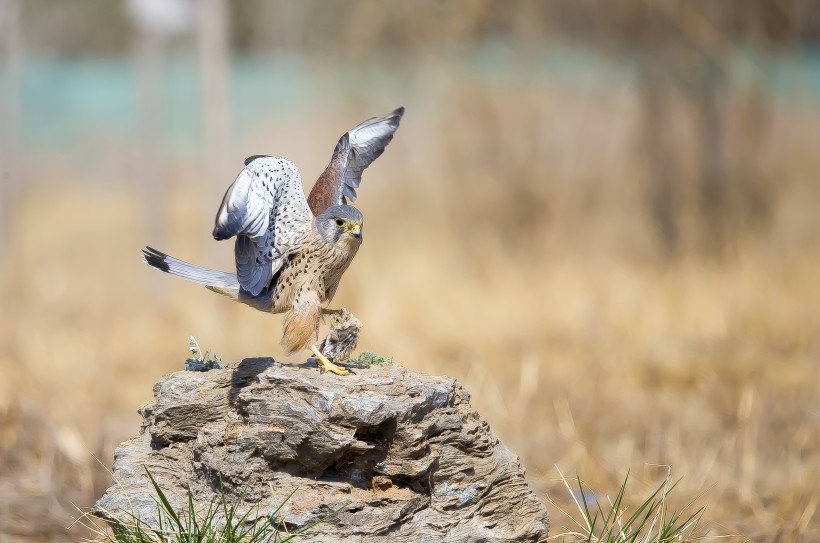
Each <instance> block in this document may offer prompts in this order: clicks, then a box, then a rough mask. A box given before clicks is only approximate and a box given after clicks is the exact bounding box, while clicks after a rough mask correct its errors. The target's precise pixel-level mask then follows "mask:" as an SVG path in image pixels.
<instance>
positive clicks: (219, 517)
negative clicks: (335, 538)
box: [105, 469, 338, 543]
mask: <svg viewBox="0 0 820 543" xmlns="http://www.w3.org/2000/svg"><path fill="white" fill-rule="evenodd" d="M145 471H146V473H147V474H148V478H149V479H150V480H151V485H152V486H153V487H154V491H155V492H156V495H157V496H156V502H157V517H156V518H157V525H156V526H152V525H149V524H148V523H146V522H145V521H143V520H140V519H139V518H137V517H136V516H134V515H130V517H129V518H126V519H124V520H119V521H113V522H109V525H110V526H111V532H110V533H106V534H105V541H107V542H108V543H286V542H288V541H293V540H294V539H296V538H297V537H299V536H302V535H304V534H305V533H306V532H307V531H308V530H310V529H311V528H313V527H314V526H316V525H317V524H319V523H321V522H324V521H326V520H328V519H329V518H331V517H332V516H334V515H335V514H336V513H338V511H337V512H335V513H331V514H330V515H327V516H326V517H323V518H321V519H319V520H317V521H316V522H314V523H312V524H309V525H307V526H305V527H303V528H300V529H299V530H297V531H295V532H294V533H287V532H285V533H283V532H281V531H279V530H277V529H276V528H275V527H274V523H275V521H276V516H277V515H278V514H279V511H280V510H281V509H282V507H283V506H284V505H285V503H287V501H288V500H289V499H290V496H288V497H287V498H286V499H285V501H283V502H282V504H281V505H280V506H279V507H278V508H277V509H276V511H274V512H273V513H271V514H270V515H269V516H263V517H261V518H258V517H254V518H252V514H253V513H255V512H256V511H257V510H256V509H254V508H251V509H249V510H248V511H247V512H245V513H244V514H241V515H240V514H239V511H238V509H239V501H241V500H238V501H237V502H236V503H231V504H229V503H228V500H227V499H226V497H225V494H224V492H222V493H221V494H220V496H219V497H218V498H214V499H213V500H212V501H211V503H210V504H209V506H208V508H207V509H206V510H205V511H204V512H198V511H197V509H196V508H195V506H194V499H193V496H192V494H191V491H190V490H189V491H188V507H187V510H186V511H184V512H177V511H175V510H174V508H173V507H172V506H171V503H170V502H169V501H168V498H167V496H166V495H165V493H164V492H163V490H162V489H161V488H160V486H159V485H158V484H157V481H156V479H154V476H153V475H152V474H151V472H150V471H148V469H146V470H145ZM291 495H292V494H291ZM280 524H281V523H280Z"/></svg>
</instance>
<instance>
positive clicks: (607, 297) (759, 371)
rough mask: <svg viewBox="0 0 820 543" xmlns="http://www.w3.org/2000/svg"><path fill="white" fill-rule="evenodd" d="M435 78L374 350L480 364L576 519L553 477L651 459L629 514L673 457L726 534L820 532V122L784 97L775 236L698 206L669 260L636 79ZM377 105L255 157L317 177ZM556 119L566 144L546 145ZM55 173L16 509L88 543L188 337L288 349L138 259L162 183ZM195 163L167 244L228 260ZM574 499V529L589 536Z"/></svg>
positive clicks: (388, 254)
mask: <svg viewBox="0 0 820 543" xmlns="http://www.w3.org/2000/svg"><path fill="white" fill-rule="evenodd" d="M496 91H497V92H496ZM435 94H436V96H438V100H439V101H438V102H436V103H425V102H424V101H423V100H421V99H419V100H418V102H419V103H417V104H413V103H408V104H405V105H407V106H408V114H407V116H406V119H405V123H404V124H403V126H402V128H401V130H400V131H399V134H398V136H397V138H396V141H395V142H394V144H393V145H392V146H391V147H390V149H389V150H388V152H387V153H386V154H385V156H384V157H383V158H382V159H381V160H380V161H379V162H378V163H377V164H376V165H374V166H373V168H372V169H371V170H368V172H367V175H366V178H365V181H364V184H363V187H362V191H361V198H360V200H359V202H358V205H359V207H360V209H362V210H363V212H364V214H365V216H366V229H365V239H366V243H365V245H364V246H363V249H362V251H361V252H360V253H359V255H358V256H357V258H356V260H355V262H354V264H353V265H352V267H351V268H350V270H349V271H348V273H347V275H346V276H345V279H344V281H343V282H342V286H341V288H340V291H339V293H338V295H337V300H336V302H337V303H338V304H340V305H345V306H347V307H348V308H350V309H351V310H353V311H354V312H355V313H356V314H357V315H358V316H359V317H360V318H361V320H362V321H363V323H364V325H365V330H364V335H363V338H362V341H361V343H360V347H362V348H366V349H370V350H374V351H377V352H379V353H382V354H389V355H391V356H393V357H394V359H395V361H396V362H397V363H401V364H405V365H407V366H410V367H413V368H414V369H418V370H422V371H425V372H432V373H437V374H447V375H451V376H454V377H457V378H458V379H459V380H461V381H462V382H463V383H464V384H465V386H466V387H467V388H468V389H469V390H470V391H471V392H472V394H473V402H474V404H475V405H476V406H477V408H478V409H479V410H480V412H482V413H483V414H484V415H485V416H486V417H487V418H488V419H489V421H490V422H491V424H492V426H493V427H494V429H495V430H496V431H497V432H498V433H499V434H500V436H501V437H502V439H504V440H505V441H506V442H507V443H508V444H509V446H510V447H511V448H512V449H513V450H514V451H516V452H517V453H518V454H520V455H521V457H522V459H523V463H524V465H525V466H527V468H528V477H529V479H530V481H531V483H532V484H533V485H534V487H535V488H536V489H537V490H538V492H539V493H540V494H541V495H542V496H544V497H545V496H546V495H549V496H550V497H551V498H552V499H553V500H555V501H556V503H557V504H559V505H561V506H562V507H569V504H570V503H571V502H570V497H569V496H568V494H567V492H566V490H565V489H564V487H563V483H561V481H560V480H559V478H558V472H557V471H556V469H555V467H554V466H555V465H557V466H558V467H559V468H560V469H561V470H562V471H563V472H564V473H565V474H567V475H570V476H573V475H574V474H576V473H577V474H579V475H580V476H581V477H582V478H583V479H584V480H585V481H586V482H588V483H589V485H590V486H591V488H592V489H594V490H595V491H596V492H598V493H600V495H605V494H612V493H614V492H615V491H616V490H617V487H618V485H619V484H620V482H621V481H622V480H623V478H624V477H625V476H626V473H627V471H630V472H631V476H630V477H631V478H630V484H629V486H628V489H627V501H628V502H630V503H635V502H636V501H640V500H642V499H643V498H644V497H645V496H646V495H647V494H648V492H649V489H650V488H651V487H653V486H654V485H656V484H657V483H658V481H660V480H662V479H663V477H665V476H666V474H667V470H668V469H669V467H671V472H672V476H673V478H678V477H680V478H681V482H680V484H679V486H678V488H677V489H676V490H675V492H674V493H673V495H672V499H673V502H674V500H677V502H675V505H676V506H683V505H686V504H687V503H689V502H692V503H693V504H694V505H695V506H698V507H699V506H702V505H706V506H707V511H706V514H705V526H706V527H708V528H709V529H710V533H711V534H712V535H714V536H724V535H737V537H738V539H737V540H739V541H742V540H744V539H746V538H749V539H751V540H753V541H798V540H799V541H806V542H808V541H816V540H817V539H818V538H820V520H819V519H820V516H819V515H818V512H817V508H818V503H819V502H820V339H818V338H820V313H819V312H818V307H820V280H818V278H820V251H818V241H820V238H818V233H819V232H820V230H819V229H818V227H820V216H818V215H817V209H818V208H817V204H818V202H820V199H818V196H820V184H818V183H817V172H820V156H818V154H817V153H816V142H817V141H818V140H820V117H818V115H817V110H816V109H815V110H812V109H811V106H810V105H805V104H804V105H802V106H800V105H798V106H795V105H794V104H780V105H778V106H776V110H775V113H774V119H775V122H774V126H773V129H772V130H773V131H774V134H773V136H772V137H771V139H770V143H769V144H768V148H767V154H766V157H765V161H766V171H767V173H768V175H769V177H770V179H771V187H770V189H771V192H770V194H771V200H770V204H771V206H770V209H771V212H770V214H771V215H770V219H769V221H768V222H767V224H766V226H765V227H763V228H753V227H751V226H747V225H744V224H741V225H739V226H736V229H737V232H736V234H735V235H734V237H733V240H734V241H733V243H732V245H731V247H730V248H729V249H728V250H727V251H726V253H725V255H724V256H722V257H720V258H716V257H714V256H704V255H702V254H701V253H700V252H699V251H698V250H697V249H696V243H695V242H693V241H691V240H693V239H696V237H697V232H698V230H697V227H698V224H697V222H696V221H689V222H685V224H686V226H685V228H684V229H683V235H684V240H689V241H685V243H684V249H683V250H682V251H681V253H680V254H679V255H678V256H677V257H674V258H671V259H670V258H666V257H661V256H659V251H658V250H657V241H656V240H655V238H654V236H653V233H652V228H651V226H650V220H649V218H648V215H647V212H646V211H645V208H646V206H645V202H644V200H643V199H642V196H641V195H642V194H643V191H644V188H645V186H646V179H645V177H646V174H645V172H644V171H643V170H642V169H641V167H640V166H639V164H640V163H641V161H640V157H641V155H640V146H639V145H638V144H636V141H635V136H634V130H635V127H634V122H633V121H632V120H633V119H634V118H635V117H636V111H635V100H634V96H630V95H629V93H628V91H627V92H626V93H625V96H623V98H619V99H618V100H617V101H616V103H615V104H614V105H613V104H603V103H602V102H601V101H600V100H598V99H596V97H595V96H581V97H577V96H572V95H569V94H566V93H562V92H561V91H560V90H555V89H552V90H550V89H548V88H535V89H532V90H531V91H530V92H523V93H517V94H516V93H514V92H513V91H511V90H510V89H503V88H502V89H490V90H486V89H485V91H484V92H479V93H478V94H475V95H471V94H469V93H467V94H465V93H464V92H462V91H461V90H459V89H451V90H449V91H448V90H447V88H444V87H443V88H439V89H436V90H435ZM545 104H546V105H545ZM550 104H556V106H554V107H553V106H551V105H550ZM558 104H560V106H558ZM382 109H385V108H383V107H380V108H379V109H378V110H376V111H374V112H372V113H380V112H381V110H382ZM361 111H362V108H353V107H351V108H350V111H329V110H328V111H325V110H322V109H321V108H319V109H318V110H316V109H313V110H312V113H311V112H309V111H304V112H303V113H304V115H305V116H306V117H305V119H306V121H304V122H303V123H301V124H299V123H297V117H298V116H297V115H294V116H293V119H292V120H288V121H285V126H284V127H283V126H282V125H281V124H280V125H278V128H284V130H276V131H270V132H266V133H260V134H254V135H252V136H251V137H250V139H252V143H249V142H246V141H238V142H237V144H236V147H237V148H238V149H240V150H242V152H241V155H245V154H251V152H257V151H258V149H259V148H260V147H262V148H264V149H265V150H266V151H270V152H277V153H281V154H283V155H287V156H290V157H292V158H293V159H294V160H295V161H296V162H297V163H298V164H299V165H300V166H301V168H302V171H303V175H304V177H305V179H313V178H315V176H316V175H317V174H318V173H319V172H320V171H321V169H322V168H323V166H324V161H325V160H326V156H325V155H327V154H328V151H329V150H330V148H331V147H332V143H333V142H334V141H335V138H336V136H337V133H338V132H339V129H340V127H346V126H348V125H350V124H351V123H352V122H356V121H358V117H360V116H362V113H361ZM367 111H368V112H370V110H369V109H368V110H367ZM534 113H537V114H538V117H537V119H538V121H537V123H536V122H534V121H532V119H533V114H534ZM590 119H595V120H596V121H595V125H596V127H597V128H596V131H594V132H593V131H592V130H590V129H589V122H590ZM288 123H289V124H288ZM544 123H547V126H544ZM535 128H538V129H539V130H546V131H547V132H548V133H550V134H551V136H550V137H549V138H547V141H548V142H549V143H548V144H547V145H543V146H542V147H540V148H538V149H536V148H534V147H532V144H531V142H530V143H528V141H527V137H528V136H531V133H528V132H527V130H532V129H535ZM553 131H554V132H555V133H554V134H552V133H553ZM283 134H285V135H286V136H285V135H283ZM311 134H314V135H315V134H318V136H316V137H311V136H310V135H311ZM682 134H684V135H685V131H684V132H682ZM319 136H321V137H319ZM685 144H686V139H685V137H683V136H682V139H681V145H685ZM527 145H530V146H529V147H527ZM579 146H583V153H582V154H581V153H579V151H578V147H579ZM234 158H235V162H236V163H240V162H239V161H240V160H241V158H242V157H241V156H240V154H237V156H236V157H234ZM32 167H33V168H35V170H34V171H33V172H32V176H36V178H37V179H38V180H42V181H41V182H40V183H38V184H37V185H36V186H34V187H32V188H31V189H29V190H27V191H26V193H25V194H24V195H23V197H22V199H21V203H20V204H19V205H18V206H17V207H16V209H14V214H13V221H12V232H11V234H12V235H11V236H10V237H9V239H8V242H7V247H6V249H5V250H4V258H3V260H2V269H0V297H1V298H2V305H3V310H2V313H0V319H1V320H0V330H2V335H0V455H2V463H0V525H2V526H3V528H4V530H5V532H4V536H3V537H4V539H3V541H17V540H19V541H24V540H38V541H66V540H71V539H72V538H76V537H79V536H81V535H82V530H78V529H77V528H76V527H75V528H74V529H73V530H72V532H71V535H66V533H65V532H64V531H63V528H64V527H65V526H67V525H68V524H69V523H70V519H71V518H72V517H74V516H76V515H77V512H76V510H75V509H74V505H77V506H87V505H89V504H90V503H91V502H92V501H93V500H94V499H95V498H96V497H97V495H99V493H100V492H101V491H102V489H104V488H105V486H106V485H107V484H108V475H107V473H106V472H105V470H104V469H103V468H102V467H101V466H100V465H99V464H98V463H97V462H96V461H95V460H94V457H93V456H94V455H96V456H97V457H98V458H99V459H100V460H101V461H102V463H103V464H106V465H110V463H111V459H112V452H113V448H114V447H115V446H116V444H117V443H118V442H119V441H121V440H123V439H125V438H127V437H129V436H131V435H133V434H134V433H135V432H136V431H137V430H138V417H137V415H136V408H137V407H138V406H139V405H140V404H143V403H145V402H148V401H150V400H151V387H152V385H153V383H154V382H155V381H156V380H157V379H158V378H159V377H160V376H161V375H162V374H164V373H166V372H169V371H174V370H179V369H181V368H182V364H183V360H184V359H185V358H186V355H187V351H186V347H187V337H188V335H190V334H193V335H194V336H196V337H197V339H198V340H199V341H200V343H201V344H202V345H203V346H207V347H208V348H211V349H213V350H215V351H217V352H221V353H222V354H223V355H224V358H225V360H226V361H228V362H235V361H238V360H240V359H241V358H243V357H246V356H257V355H274V356H275V357H276V358H278V359H282V356H281V351H280V349H279V346H278V338H279V334H280V325H281V322H280V320H281V319H280V317H278V316H268V315H264V314H262V313H258V312H254V311H252V310H250V309H248V308H246V307H244V306H239V305H232V304H231V303H229V302H228V301H227V300H225V299H223V298H220V297H218V296H215V295H214V294H212V293H210V292H208V291H206V290H205V289H201V288H198V287H197V286H195V285H190V284H186V283H183V282H181V281H178V280H175V279H173V278H170V277H166V276H162V275H160V274H158V273H155V272H153V271H151V270H150V269H149V268H147V267H146V266H144V265H142V264H141V263H140V261H139V257H138V255H139V249H140V247H141V246H142V245H143V244H145V243H148V242H151V243H155V242H156V240H150V239H146V238H145V234H144V232H145V231H146V230H147V229H148V228H147V225H146V224H145V220H144V218H143V216H144V215H143V214H142V213H141V209H140V204H139V202H140V201H141V200H140V196H139V191H138V190H137V189H136V188H135V186H134V185H133V184H130V183H128V182H119V181H118V182H116V183H115V182H112V180H114V179H116V178H117V175H120V174H118V173H117V172H124V173H121V175H122V176H123V177H125V178H126V179H127V177H128V176H129V175H131V174H130V173H129V169H128V163H127V161H123V162H116V161H111V160H108V161H107V162H106V159H104V160H103V161H102V163H101V164H100V163H98V164H95V165H94V166H92V167H87V166H86V164H84V163H83V162H82V161H75V162H72V161H67V160H64V161H63V162H60V161H59V160H58V159H54V160H52V161H44V162H42V163H36V164H33V165H32ZM169 168H170V171H171V172H172V175H171V177H172V187H171V188H170V189H169V194H170V199H171V200H170V202H169V204H168V205H167V209H169V210H171V211H170V212H169V213H168V215H167V216H166V217H164V220H165V224H164V226H163V229H164V230H165V232H166V233H167V234H166V235H165V239H164V240H162V241H161V243H157V244H158V245H159V247H160V248H162V249H165V250H168V251H169V252H171V253H173V254H175V255H176V256H179V257H180V258H185V259H189V260H191V261H195V262H198V263H202V264H206V265H213V266H221V267H223V268H227V267H229V266H230V262H231V260H230V259H231V248H230V246H229V245H228V244H222V245H219V244H217V243H216V242H213V241H212V240H210V239H209V232H210V225H209V222H210V221H211V216H212V212H213V210H214V209H215V207H216V204H217V202H212V201H205V200H206V198H205V197H204V196H203V195H202V191H201V190H199V189H198V185H197V184H198V177H197V174H198V170H197V168H198V165H197V164H196V163H194V162H192V161H184V160H181V161H179V162H174V163H172V164H171V165H170V166H169ZM83 177H84V178H83ZM78 179H80V180H82V181H83V182H82V183H79V182H76V181H77V180H78ZM682 205H685V201H684V204H682ZM297 359H298V357H292V358H291V359H290V360H291V361H294V360H297ZM552 514H553V523H554V527H553V534H559V533H561V532H562V531H564V530H565V529H570V528H571V527H572V524H571V522H570V520H569V519H568V518H566V517H564V515H562V513H561V512H560V511H559V510H558V508H557V507H555V506H554V507H553V508H552Z"/></svg>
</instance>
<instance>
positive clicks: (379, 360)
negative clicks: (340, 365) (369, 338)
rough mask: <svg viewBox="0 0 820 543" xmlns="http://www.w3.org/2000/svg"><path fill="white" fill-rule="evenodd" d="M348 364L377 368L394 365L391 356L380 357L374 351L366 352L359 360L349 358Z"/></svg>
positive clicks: (360, 355)
mask: <svg viewBox="0 0 820 543" xmlns="http://www.w3.org/2000/svg"><path fill="white" fill-rule="evenodd" d="M347 363H348V364H362V365H365V366H376V365H379V364H392V363H393V358H392V357H390V356H379V355H377V354H376V353H374V352H373V351H364V352H363V353H361V354H359V356H358V358H348V359H347Z"/></svg>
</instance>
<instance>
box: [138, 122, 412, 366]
mask: <svg viewBox="0 0 820 543" xmlns="http://www.w3.org/2000/svg"><path fill="white" fill-rule="evenodd" d="M403 114H404V108H399V109H397V110H395V111H393V112H392V113H390V114H389V115H386V116H384V117H376V118H372V119H368V120H366V121H364V122H363V123H361V124H360V125H358V126H356V127H355V128H353V129H352V130H350V131H349V132H347V133H345V134H344V135H343V136H342V137H341V138H340V139H339V142H338V143H337V144H336V148H335V149H334V150H333V155H332V157H331V159H330V163H329V164H328V166H327V168H326V169H325V171H324V172H323V173H322V175H321V176H320V177H319V179H318V180H317V181H316V183H315V184H314V185H313V189H312V190H311V191H310V195H309V196H308V197H307V198H305V193H304V191H303V190H302V179H301V176H300V175H299V170H298V169H297V168H296V166H295V165H294V164H293V163H292V162H291V161H290V160H288V159H286V158H278V157H273V156H265V155H255V156H252V157H250V158H248V159H247V160H246V161H245V168H243V169H242V171H241V172H239V175H238V176H237V178H236V180H235V181H234V182H233V184H232V185H231V186H230V187H229V188H228V191H227V192H226V193H225V196H224V198H223V199H222V204H221V205H220V206H219V211H217V213H216V220H215V225H214V230H213V236H214V238H215V239H216V240H226V239H230V238H234V237H235V238H236V242H235V245H234V256H235V260H236V271H235V272H224V271H218V270H212V269H209V268H203V267H200V266H195V265H193V264H189V263H187V262H183V261H182V260H178V259H176V258H174V257H172V256H169V255H167V254H165V253H162V252H160V251H158V250H156V249H154V248H152V247H146V248H145V249H143V260H144V261H145V262H146V263H147V264H149V265H150V266H152V267H154V268H156V269H158V270H161V271H164V272H166V273H170V274H171V275H176V276H177V277H181V278H183V279H187V280H188V281H193V282H195V283H199V284H202V285H205V286H206V287H207V288H208V289H210V290H212V291H214V292H217V293H219V294H223V295H225V296H228V297H229V298H231V299H233V300H236V301H238V302H241V303H244V304H247V305H249V306H251V307H253V308H255V309H258V310H260V311H266V312H269V313H284V327H283V333H282V346H283V347H284V348H285V350H286V351H288V352H289V353H291V352H295V351H299V350H302V349H308V348H309V349H311V350H312V351H313V354H314V355H315V356H316V358H317V359H318V361H319V365H320V367H322V368H323V369H324V370H327V371H331V372H333V373H336V374H339V375H346V374H347V373H348V371H347V370H346V369H344V368H342V367H340V366H338V365H336V364H334V363H333V362H332V361H331V360H329V359H328V357H326V356H324V354H322V352H321V351H320V350H319V349H318V348H317V346H316V339H317V335H318V330H319V324H320V321H321V317H322V314H323V313H334V312H333V311H331V310H328V309H326V308H327V305H328V304H329V303H330V301H331V300H332V299H333V295H334V294H335V293H336V289H337V288H338V286H339V281H340V280H341V278H342V275H343V274H344V272H345V270H346V269H347V267H348V266H349V265H350V262H351V261H352V260H353V257H354V256H355V255H356V251H358V250H359V246H360V245H361V243H362V226H363V217H362V214H361V212H360V211H359V210H358V209H356V208H355V207H353V206H351V205H349V202H354V201H355V200H356V189H357V188H359V184H360V183H361V179H362V172H363V171H364V170H365V168H367V167H368V166H369V165H370V164H371V163H372V162H373V161H374V160H376V158H378V157H379V156H380V155H381V154H382V153H383V152H384V149H385V147H386V146H387V144H388V143H390V141H391V140H392V139H393V134H394V133H395V131H396V130H397V129H398V127H399V122H400V121H401V118H402V115H403ZM354 318H355V317H354ZM356 322H358V320H356ZM357 337H358V334H356V338H357ZM354 339H355V338H354ZM343 350H345V351H348V349H347V348H345V349H343ZM348 353H349V351H348Z"/></svg>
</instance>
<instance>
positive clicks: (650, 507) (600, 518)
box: [551, 470, 706, 543]
mask: <svg viewBox="0 0 820 543" xmlns="http://www.w3.org/2000/svg"><path fill="white" fill-rule="evenodd" d="M558 473H559V474H560V475H561V480H562V481H563V482H564V486H566V488H567V491H568V492H569V494H570V496H571V497H572V500H573V502H575V505H576V507H577V509H578V512H577V515H573V514H570V513H569V512H567V511H564V510H563V509H561V507H560V506H558V504H555V503H554V502H553V505H555V506H556V507H557V508H558V509H559V510H561V512H563V513H564V514H565V515H567V516H568V517H569V518H570V519H572V521H573V522H574V523H575V525H576V526H577V530H573V531H569V532H566V533H562V534H559V535H558V536H553V538H556V537H557V538H566V540H568V541H578V542H585V543H673V542H674V543H695V542H697V541H700V540H702V539H703V538H705V537H706V533H705V532H701V531H700V530H699V528H698V526H699V523H700V520H701V517H702V516H703V512H704V510H705V509H706V508H705V507H701V508H700V509H697V510H696V511H694V512H691V513H687V512H686V511H685V510H684V511H670V510H669V507H668V505H667V497H668V495H669V493H670V492H671V491H672V490H673V489H674V488H675V486H677V484H678V482H679V481H675V482H673V481H672V480H671V478H670V476H669V475H667V477H666V479H665V480H664V481H663V483H661V485H660V486H658V488H656V489H655V491H654V492H652V494H650V495H649V497H648V498H646V499H645V500H644V501H643V502H642V503H640V504H639V505H638V506H637V507H635V508H634V510H632V511H630V510H629V508H628V507H627V505H626V504H625V503H624V494H625V491H626V483H627V481H628V479H629V474H628V473H627V476H626V477H625V478H624V482H623V483H622V484H621V486H620V488H618V492H617V494H616V495H615V498H614V499H612V498H610V497H609V496H607V499H606V500H607V501H606V503H605V504H601V502H600V501H599V499H598V497H597V495H595V494H594V493H592V492H591V491H590V490H589V488H588V487H587V486H586V485H585V484H584V483H583V482H582V481H581V479H580V477H576V478H575V481H574V483H575V484H576V485H577V490H576V491H573V489H572V488H571V486H570V482H569V481H568V480H567V479H566V478H565V477H564V474H563V473H561V470H558ZM578 516H580V519H581V520H580V521H579V520H578V519H577V517H578ZM551 539H552V538H551Z"/></svg>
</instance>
